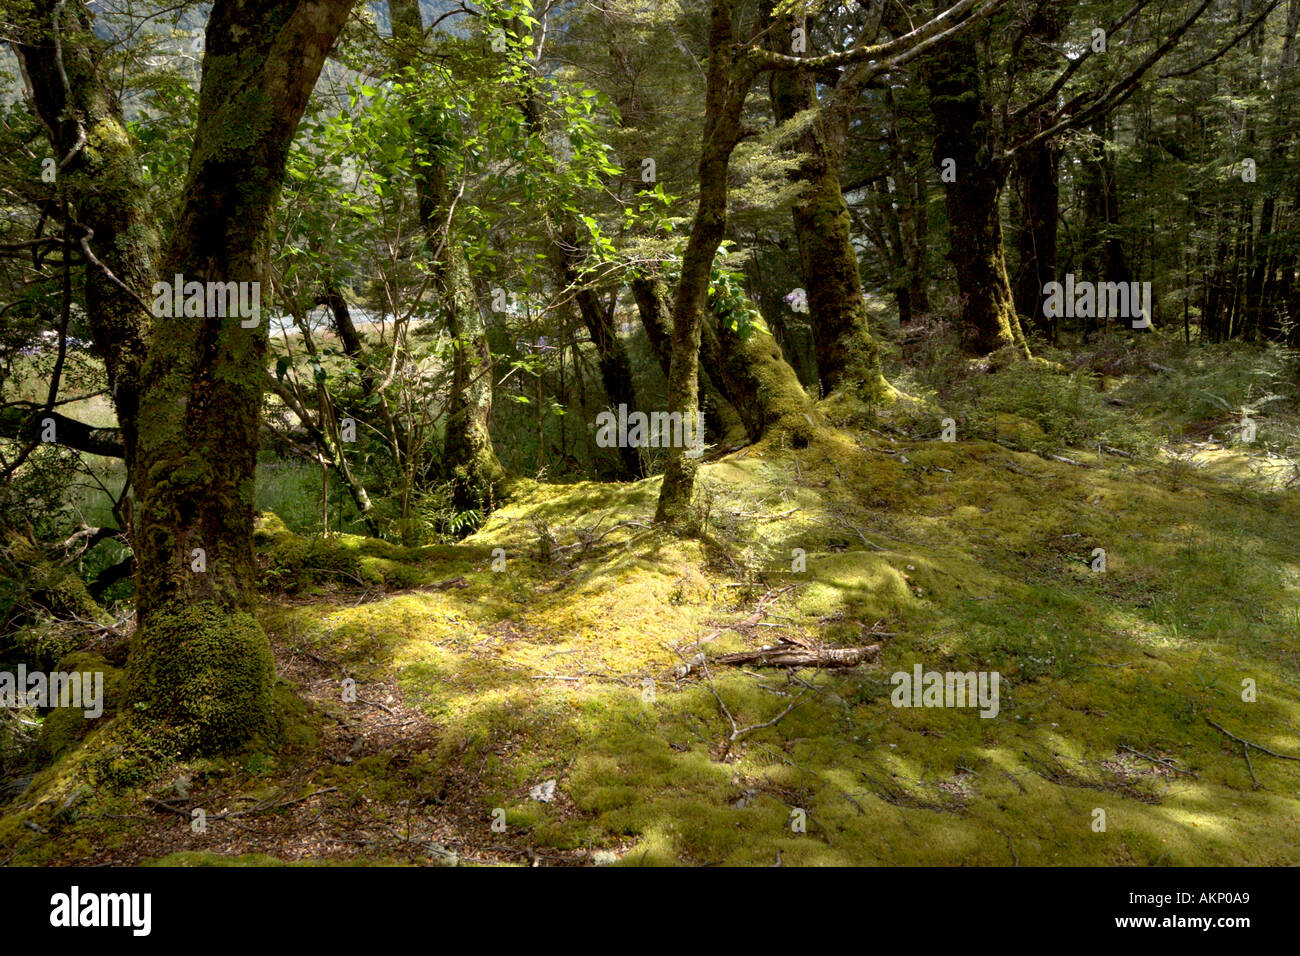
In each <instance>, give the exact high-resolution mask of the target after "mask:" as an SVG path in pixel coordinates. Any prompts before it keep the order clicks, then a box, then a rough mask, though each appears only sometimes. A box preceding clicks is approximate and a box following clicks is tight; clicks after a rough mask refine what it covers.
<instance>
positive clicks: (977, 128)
mask: <svg viewBox="0 0 1300 956" xmlns="http://www.w3.org/2000/svg"><path fill="white" fill-rule="evenodd" d="M925 74H926V85H927V87H928V88H929V91H930V110H931V112H932V113H933V115H934V120H935V126H936V132H935V139H934V158H935V163H936V165H938V166H939V168H940V171H941V172H942V171H943V170H945V169H952V168H953V167H952V166H951V165H950V162H949V161H951V163H955V173H956V179H955V181H952V182H946V183H945V184H944V197H945V205H946V208H947V211H948V257H949V259H950V260H951V261H952V264H953V268H954V269H955V270H956V273H957V290H958V293H959V294H960V296H961V314H962V344H963V346H964V348H965V349H966V350H967V351H968V352H970V353H972V354H975V355H989V354H991V353H993V352H997V351H1000V350H1003V349H1005V350H1007V352H1008V353H1009V354H1017V355H1021V356H1024V357H1028V355H1029V347H1028V345H1027V344H1026V343H1025V336H1024V332H1023V331H1022V330H1021V327H1020V319H1019V318H1018V317H1017V315H1016V309H1015V303H1014V302H1013V300H1012V297H1011V283H1010V281H1009V280H1008V278H1007V266H1006V260H1005V258H1004V256H1003V251H1002V219H1001V213H1000V211H999V201H1000V200H1001V196H1002V187H1003V183H1004V182H1005V178H1006V168H1005V163H1004V161H1003V160H1002V159H1001V157H1000V153H999V151H998V149H997V145H996V142H995V140H994V137H993V133H992V116H991V115H990V110H989V106H988V103H987V100H986V99H985V93H984V89H983V83H982V82H981V79H980V60H979V53H978V49H977V46H976V43H975V41H974V40H973V39H971V37H970V35H969V34H964V35H963V36H962V37H960V38H959V39H957V40H954V41H950V42H949V43H948V44H947V45H946V46H944V47H943V48H941V50H940V51H939V52H938V53H936V54H934V55H933V56H931V57H930V58H929V60H928V62H927V63H926V69H925Z"/></svg>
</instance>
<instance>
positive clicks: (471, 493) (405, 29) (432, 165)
mask: <svg viewBox="0 0 1300 956" xmlns="http://www.w3.org/2000/svg"><path fill="white" fill-rule="evenodd" d="M388 9H389V15H390V17H391V18H392V22H393V37H394V39H396V40H397V41H398V52H397V54H396V55H395V57H394V72H396V73H399V74H400V73H401V72H402V71H404V70H405V69H406V68H407V67H408V66H411V65H412V64H413V63H414V62H415V56H416V53H417V51H418V50H419V48H420V45H421V44H422V43H423V38H424V26H423V22H422V20H421V18H420V6H419V3H418V0H389V5H388ZM431 109H432V107H431ZM440 125H442V124H441V123H440V122H439V121H438V119H437V118H436V117H433V116H425V117H423V118H422V121H421V122H420V123H419V125H418V128H417V129H416V130H415V133H416V136H417V137H418V138H420V139H421V140H422V144H423V145H424V147H425V149H426V157H425V158H426V164H425V165H419V166H417V167H416V169H415V173H414V177H413V178H414V180H415V189H416V196H417V200H418V206H419V215H420V224H421V228H422V229H423V230H424V234H425V243H426V245H427V246H428V249H429V254H430V256H431V257H432V259H433V270H432V271H433V277H434V283H433V284H434V287H435V289H436V290H437V292H438V293H439V296H440V298H441V299H442V303H443V308H444V310H445V312H444V318H445V322H446V326H447V331H448V334H449V335H450V336H451V340H452V343H453V351H452V377H451V395H450V397H449V398H448V404H447V419H446V430H445V432H444V437H443V449H442V454H443V458H442V463H441V470H442V474H443V476H444V477H445V478H446V479H447V480H448V481H450V482H451V486H452V503H453V504H454V506H455V507H456V509H457V510H458V511H461V512H466V511H476V512H478V514H479V515H480V516H481V517H484V518H485V517H486V516H487V514H488V513H489V512H490V511H492V510H493V509H494V508H495V507H496V504H497V501H498V500H499V499H500V498H501V495H502V491H503V488H504V485H505V481H506V471H505V469H504V468H503V467H502V466H501V462H500V461H499V460H498V459H497V455H496V451H495V450H494V449H493V447H492V435H491V432H490V431H489V428H488V422H489V419H490V418H491V416H492V385H493V382H492V350H491V348H490V347H489V346H488V339H487V324H486V322H485V321H484V319H483V312H482V310H481V308H480V307H479V301H478V296H477V294H476V293H475V291H474V284H473V281H472V278H471V275H470V269H469V259H468V257H467V256H466V255H465V251H464V248H463V247H462V246H460V245H459V244H458V243H456V242H455V241H454V239H453V234H452V233H453V222H452V218H453V213H454V202H455V198H456V195H457V192H458V188H457V184H456V183H454V182H453V181H452V176H453V171H452V170H451V169H450V167H449V165H448V163H447V162H446V161H445V159H443V157H444V156H445V155H446V150H447V148H448V144H447V143H446V142H443V141H442V137H441V136H440V133H439V130H438V129H437V127H438V126H440ZM465 528H466V532H467V533H468V532H470V531H473V530H474V525H466V526H465Z"/></svg>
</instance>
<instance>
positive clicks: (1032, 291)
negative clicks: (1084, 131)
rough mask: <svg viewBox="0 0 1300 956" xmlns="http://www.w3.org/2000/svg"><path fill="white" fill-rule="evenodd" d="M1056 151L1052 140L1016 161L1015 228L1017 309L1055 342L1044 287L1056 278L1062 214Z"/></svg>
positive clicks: (1046, 141) (1053, 321) (1027, 151)
mask: <svg viewBox="0 0 1300 956" xmlns="http://www.w3.org/2000/svg"><path fill="white" fill-rule="evenodd" d="M1057 171H1058V166H1057V151H1056V146H1055V144H1054V143H1052V142H1051V141H1050V140H1044V141H1043V142H1041V143H1036V144H1034V145H1033V146H1030V147H1028V148H1027V149H1026V150H1024V151H1022V152H1021V153H1020V155H1018V156H1017V157H1016V163H1015V173H1014V175H1015V179H1016V187H1015V194H1016V197H1017V199H1018V201H1019V208H1020V222H1019V224H1018V227H1017V229H1016V249H1017V252H1018V253H1019V262H1018V264H1017V266H1016V280H1015V299H1016V311H1017V312H1019V314H1021V315H1027V316H1032V318H1033V322H1034V325H1035V327H1036V328H1037V329H1038V330H1039V332H1041V333H1042V335H1043V337H1044V338H1046V339H1047V341H1048V342H1050V343H1052V344H1053V345H1055V344H1056V335H1057V328H1056V319H1055V318H1051V317H1049V316H1046V315H1044V314H1043V287H1044V286H1045V285H1046V284H1047V283H1048V282H1053V281H1055V279H1056V224H1057V219H1058V217H1059V214H1060V198H1061V196H1060V189H1059V187H1058V183H1057Z"/></svg>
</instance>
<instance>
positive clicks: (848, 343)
mask: <svg viewBox="0 0 1300 956" xmlns="http://www.w3.org/2000/svg"><path fill="white" fill-rule="evenodd" d="M794 25H795V20H794V18H792V17H788V16H781V17H777V18H775V19H774V20H773V21H772V29H771V30H769V31H768V33H767V42H768V45H769V48H770V49H773V50H774V51H776V52H780V53H785V52H787V51H786V50H785V49H782V48H781V47H782V45H783V44H785V43H786V42H787V38H788V37H789V36H790V35H791V30H792V28H793V26H794ZM860 75H863V71H862V70H861V69H858V68H856V67H849V68H846V69H845V70H844V71H843V72H842V73H841V74H840V79H839V82H838V83H837V84H836V86H835V89H834V90H833V91H832V93H831V94H830V101H829V102H828V103H827V104H826V105H824V106H823V105H822V104H821V103H819V101H818V99H817V81H816V79H815V78H814V77H813V76H812V75H811V74H809V73H805V72H778V73H773V74H772V77H771V82H770V89H771V95H772V112H773V114H774V116H775V118H776V121H777V122H778V123H786V122H789V121H790V120H792V119H794V118H795V116H797V115H798V114H799V113H802V112H804V111H806V110H812V109H816V110H817V114H816V116H815V118H814V119H813V120H812V121H811V122H810V123H809V124H808V126H807V129H806V130H805V131H804V132H803V134H802V135H800V136H799V138H798V140H797V141H796V148H797V149H798V152H799V154H800V165H799V168H798V170H797V171H796V172H795V174H794V178H795V180H796V181H798V182H802V183H803V184H804V186H805V191H804V192H803V193H802V194H801V195H800V197H799V198H798V199H797V200H796V201H795V204H794V209H793V217H794V231H795V237H796V239H797V240H798V244H799V265H800V270H801V272H802V274H803V280H804V284H805V286H806V287H807V294H808V317H809V321H810V323H811V326H812V332H813V345H814V350H815V352H816V356H817V372H818V377H819V379H820V381H821V387H822V394H823V395H829V394H830V393H831V392H833V391H835V390H836V389H837V388H841V387H844V386H848V387H851V388H853V389H855V390H857V391H859V392H860V393H861V394H862V395H863V396H864V397H866V398H867V399H868V400H869V401H879V400H880V399H881V398H883V397H884V396H885V395H886V393H887V391H888V389H887V386H886V385H885V382H884V377H883V376H882V375H881V372H880V349H879V346H878V345H877V344H876V340H875V338H874V337H873V336H872V334H871V331H870V329H869V328H868V323H867V309H866V304H865V302H864V301H863V298H862V278H861V276H860V275H859V273H858V254H857V250H856V249H854V248H853V242H852V237H851V234H850V230H849V226H850V222H851V220H850V218H849V208H848V204H847V203H845V201H844V193H843V191H842V189H841V187H840V169H841V167H842V165H843V160H844V138H845V135H846V133H847V130H848V109H849V107H850V106H852V105H853V104H854V103H855V102H856V100H857V93H858V92H860V85H859V84H857V83H855V78H856V77H858V76H860Z"/></svg>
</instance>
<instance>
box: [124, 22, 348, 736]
mask: <svg viewBox="0 0 1300 956" xmlns="http://www.w3.org/2000/svg"><path fill="white" fill-rule="evenodd" d="M351 5H352V4H351V2H350V0H332V2H331V0H320V2H298V0H279V2H270V3H266V4H261V5H259V6H257V7H248V6H245V5H243V4H240V3H237V2H230V0H217V2H216V3H215V4H214V5H213V8H212V12H211V14H210V17H209V20H208V26H207V44H206V50H207V52H206V54H205V56H204V60H203V80H202V85H201V88H200V91H199V105H198V116H199V119H198V126H197V129H196V132H195V137H194V146H193V149H192V152H191V159H190V168H189V175H188V177H187V180H186V184H185V189H184V193H183V197H182V200H181V206H180V215H179V217H178V219H177V223H176V227H175V232H174V233H173V236H172V241H171V244H170V247H169V248H168V250H167V253H166V255H165V257H164V259H163V263H164V265H163V269H162V274H163V275H164V276H167V277H171V276H173V275H176V274H179V275H181V276H183V279H184V281H185V282H191V281H197V282H205V283H206V282H231V281H233V282H240V283H244V282H248V283H260V284H261V286H260V288H267V280H268V274H269V271H268V261H269V244H270V238H269V237H270V229H269V227H270V222H271V216H272V214H273V212H274V210H275V205H276V202H277V200H278V197H279V193H280V186H281V182H282V180H283V175H284V166H285V160H286V158H287V156H288V151H289V144H290V141H291V139H292V137H293V133H294V131H295V129H296V128H297V125H298V121H299V119H300V118H301V116H302V112H303V109H304V108H305V107H306V104H307V100H308V97H309V96H310V95H311V91H312V88H313V86H314V85H315V82H316V78H317V76H318V75H319V73H320V69H321V67H322V65H323V64H324V62H325V57H326V55H327V53H328V52H329V49H330V47H331V46H332V45H333V43H334V39H335V38H336V37H337V35H338V33H339V31H340V30H342V28H343V24H344V22H345V21H346V19H347V15H348V11H349V10H350V8H351ZM257 319H258V321H257V324H256V325H254V326H253V327H251V328H245V327H244V321H241V317H240V316H227V317H221V316H212V315H204V316H196V317H182V318H173V319H171V320H162V321H159V322H158V323H157V324H156V326H155V331H154V334H153V336H152V338H151V340H150V343H149V355H148V359H147V361H146V363H145V366H144V370H143V374H142V380H141V384H142V393H141V398H140V406H139V423H138V425H139V447H138V462H137V467H136V469H135V474H134V483H135V488H136V495H137V498H138V500H139V507H138V508H137V517H138V522H139V527H138V530H137V533H136V539H135V546H136V557H137V561H138V565H139V573H138V575H137V581H136V598H137V612H138V615H139V627H138V629H137V631H136V633H135V637H134V639H133V646H132V652H131V655H130V658H129V660H128V666H127V680H126V688H125V693H124V705H125V706H126V707H128V708H131V707H135V708H136V709H137V710H142V711H143V712H144V713H145V714H147V715H148V716H150V717H153V718H159V719H162V720H164V721H165V722H166V723H167V724H168V725H169V726H170V727H171V728H172V729H173V730H174V731H175V733H176V739H177V742H178V744H179V745H180V746H182V747H184V748H185V749H188V750H195V751H200V752H212V751H221V750H227V749H230V748H233V747H237V746H239V745H241V744H243V743H245V742H246V741H248V740H249V739H250V738H252V737H254V736H256V735H259V734H263V733H266V732H268V731H270V730H272V729H273V727H274V725H275V711H274V707H273V700H272V687H273V685H274V682H275V669H274V666H273V664H272V660H271V649H270V645H269V643H268V642H267V639H266V635H265V634H264V633H263V631H262V629H261V626H260V625H259V624H258V622H257V619H256V618H255V617H254V615H253V610H254V601H255V593H254V586H253V585H254V579H255V570H256V569H255V566H254V559H253V547H252V534H253V490H254V485H255V481H254V473H255V468H256V464H257V448H258V444H259V424H260V412H261V402H262V389H263V385H264V380H265V374H266V371H265V359H266V346H267V323H266V321H265V320H264V319H263V318H262V317H261V316H258V317H257ZM245 321H246V320H245Z"/></svg>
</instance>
